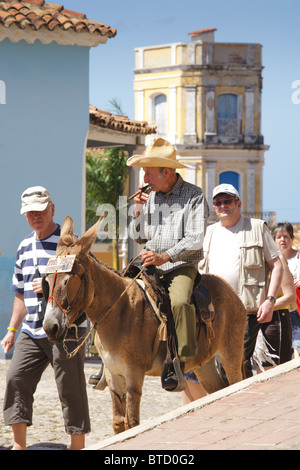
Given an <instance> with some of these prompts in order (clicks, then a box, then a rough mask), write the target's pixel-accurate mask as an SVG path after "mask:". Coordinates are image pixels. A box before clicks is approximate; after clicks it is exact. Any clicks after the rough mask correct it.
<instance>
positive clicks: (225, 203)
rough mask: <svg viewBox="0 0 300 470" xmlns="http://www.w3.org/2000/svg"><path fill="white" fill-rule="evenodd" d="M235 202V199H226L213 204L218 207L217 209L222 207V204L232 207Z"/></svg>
mask: <svg viewBox="0 0 300 470" xmlns="http://www.w3.org/2000/svg"><path fill="white" fill-rule="evenodd" d="M234 201H235V199H232V198H231V199H224V200H223V201H216V202H214V203H213V205H214V206H217V207H221V206H222V204H224V206H230V204H232V203H233V202H234Z"/></svg>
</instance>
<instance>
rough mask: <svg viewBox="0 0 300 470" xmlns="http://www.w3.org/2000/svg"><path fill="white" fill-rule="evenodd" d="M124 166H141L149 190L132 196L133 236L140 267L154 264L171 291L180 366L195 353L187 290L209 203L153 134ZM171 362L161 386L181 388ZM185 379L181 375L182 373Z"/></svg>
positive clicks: (192, 312)
mask: <svg viewBox="0 0 300 470" xmlns="http://www.w3.org/2000/svg"><path fill="white" fill-rule="evenodd" d="M127 164H128V166H133V167H142V168H143V170H144V182H145V183H146V184H148V185H149V186H150V188H151V192H150V194H148V193H146V192H141V193H140V194H139V195H138V196H136V197H135V198H134V203H135V214H134V218H133V221H132V223H131V227H130V228H131V235H132V236H133V237H134V238H135V239H136V240H137V241H138V242H139V243H143V244H145V247H144V250H143V251H142V255H141V259H142V264H143V266H145V267H147V266H155V267H156V270H157V273H158V275H159V276H160V277H161V278H162V280H163V283H164V285H165V287H166V288H167V290H168V292H169V296H170V302H171V310H172V313H173V317H174V322H175V330H176V334H177V341H178V356H179V360H180V363H181V371H184V362H185V358H186V357H188V356H193V355H194V354H196V350H197V341H196V319H195V308H194V306H193V305H192V304H191V295H192V290H193V286H194V282H195V278H196V275H197V265H198V262H199V261H200V259H201V258H202V245H203V239H204V234H205V230H206V221H207V215H208V207H207V203H206V200H205V197H204V195H203V192H202V189H201V188H199V187H198V186H195V185H193V184H190V183H187V182H185V181H184V180H183V179H182V177H181V176H180V175H179V174H178V173H176V168H187V165H184V164H182V163H180V162H178V161H177V159H176V150H175V148H174V147H173V145H171V144H170V143H169V142H168V141H166V140H165V139H162V138H157V139H156V140H155V141H154V143H153V145H151V146H150V147H148V148H147V150H146V152H145V153H144V154H143V155H134V156H133V157H131V158H129V159H128V162H127ZM178 375H179V374H178V373H177V372H176V373H175V371H174V367H173V364H172V363H171V362H165V364H164V368H163V372H162V387H163V388H164V389H166V390H168V391H180V390H182V388H181V387H183V388H184V386H185V385H184V380H183V381H181V382H183V383H182V385H179V384H178V382H179V380H180V378H179V377H178ZM182 378H183V377H182Z"/></svg>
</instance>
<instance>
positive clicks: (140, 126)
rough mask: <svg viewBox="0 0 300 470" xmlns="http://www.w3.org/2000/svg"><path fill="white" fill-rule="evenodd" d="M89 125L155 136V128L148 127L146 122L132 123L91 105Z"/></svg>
mask: <svg viewBox="0 0 300 470" xmlns="http://www.w3.org/2000/svg"><path fill="white" fill-rule="evenodd" d="M90 124H93V125H94V126H99V127H103V128H106V129H112V130H115V131H121V132H126V133H132V134H142V135H149V134H156V126H150V125H149V124H148V122H146V121H132V120H131V119H129V118H128V117H127V116H119V115H115V114H111V113H109V112H108V111H102V110H101V109H98V108H95V106H91V105H90Z"/></svg>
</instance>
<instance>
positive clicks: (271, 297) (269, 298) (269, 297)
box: [267, 295, 276, 304]
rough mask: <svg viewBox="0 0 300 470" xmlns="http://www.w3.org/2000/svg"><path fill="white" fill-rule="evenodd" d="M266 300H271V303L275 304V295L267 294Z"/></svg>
mask: <svg viewBox="0 0 300 470" xmlns="http://www.w3.org/2000/svg"><path fill="white" fill-rule="evenodd" d="M267 300H269V301H270V302H272V304H275V302H276V299H275V297H273V295H268V297H267Z"/></svg>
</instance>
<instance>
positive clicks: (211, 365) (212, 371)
mask: <svg viewBox="0 0 300 470" xmlns="http://www.w3.org/2000/svg"><path fill="white" fill-rule="evenodd" d="M194 372H195V374H196V376H197V378H198V380H199V382H200V383H201V385H203V387H204V388H205V390H206V391H207V392H208V393H213V392H216V391H218V390H221V388H224V387H226V385H225V383H224V382H223V380H222V378H221V377H220V375H219V373H218V371H217V368H216V364H215V358H214V357H213V358H212V359H210V361H208V362H207V363H206V364H205V365H204V366H202V367H199V369H194Z"/></svg>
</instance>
